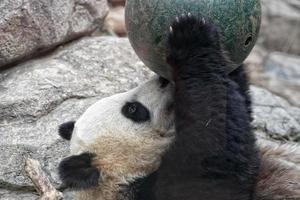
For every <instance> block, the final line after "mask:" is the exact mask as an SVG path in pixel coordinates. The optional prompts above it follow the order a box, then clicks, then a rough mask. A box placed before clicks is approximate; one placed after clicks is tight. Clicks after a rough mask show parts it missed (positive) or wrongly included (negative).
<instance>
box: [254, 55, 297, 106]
mask: <svg viewBox="0 0 300 200" xmlns="http://www.w3.org/2000/svg"><path fill="white" fill-rule="evenodd" d="M263 60H264V61H263V62H262V63H261V64H260V65H255V63H252V64H254V65H255V66H251V64H250V66H249V69H250V70H251V80H252V82H253V83H254V84H256V85H259V86H262V87H264V88H267V89H268V90H270V91H272V92H273V93H276V94H278V95H279V96H281V97H284V98H285V99H286V100H288V101H289V102H290V103H291V104H293V105H295V106H298V107H300V56H294V55H289V54H285V53H280V52H273V53H270V54H268V55H267V56H265V57H264V59H263ZM254 68H256V70H257V69H259V70H258V71H254V70H252V69H254Z"/></svg>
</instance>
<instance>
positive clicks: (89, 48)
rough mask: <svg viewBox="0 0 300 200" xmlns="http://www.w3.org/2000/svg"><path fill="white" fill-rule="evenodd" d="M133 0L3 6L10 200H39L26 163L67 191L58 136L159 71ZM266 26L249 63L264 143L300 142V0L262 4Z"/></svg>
mask: <svg viewBox="0 0 300 200" xmlns="http://www.w3.org/2000/svg"><path fill="white" fill-rule="evenodd" d="M124 3H125V2H124V1H123V0H110V1H108V2H107V0H55V1H49V0H2V1H0V152H1V153H0V155H1V159H0V199H5V200H17V199H26V200H27V199H28V200H31V199H36V198H37V197H38V195H37V193H36V191H35V188H34V186H33V184H32V182H31V181H30V179H29V178H28V177H27V176H26V174H25V172H24V159H26V158H28V157H30V158H34V159H37V160H39V161H40V163H41V164H42V166H43V169H44V170H45V171H46V173H47V174H48V175H49V177H50V179H51V182H52V183H53V184H54V185H55V186H56V187H59V180H58V177H57V172H56V167H57V164H58V163H59V161H60V160H61V158H63V157H64V156H66V155H68V144H67V143H66V142H64V141H63V140H62V139H60V138H59V137H58V135H57V127H58V125H59V124H61V123H62V122H65V121H68V120H76V119H77V118H78V116H79V115H80V114H81V113H82V112H83V111H84V110H85V109H86V108H87V107H88V106H89V105H91V104H92V103H94V102H95V101H97V100H98V99H101V98H103V97H106V96H109V95H112V94H114V93H117V92H121V91H126V90H128V89H130V88H133V87H135V86H137V85H138V84H139V83H141V82H143V81H144V80H146V79H148V78H149V77H150V76H151V75H152V74H153V73H152V72H150V71H149V70H148V69H147V68H145V67H144V65H143V63H142V62H141V61H140V60H139V59H138V58H137V56H136V55H135V53H134V52H133V50H132V49H131V47H130V44H129V42H128V40H127V39H126V37H123V38H121V37H118V36H126V30H125V26H124V7H123V6H124ZM262 5H263V24H262V29H261V35H260V38H259V41H258V44H257V46H256V47H255V49H254V50H253V52H252V54H251V55H250V56H249V58H248V59H247V61H246V65H247V67H248V71H249V76H250V78H251V82H252V84H253V86H252V87H251V91H252V94H253V100H254V122H253V127H254V129H255V131H256V133H257V134H258V135H259V137H265V138H269V139H270V140H278V141H290V142H300V1H299V0H276V1H275V0H262ZM64 193H65V197H66V199H72V194H71V193H69V192H67V191H64Z"/></svg>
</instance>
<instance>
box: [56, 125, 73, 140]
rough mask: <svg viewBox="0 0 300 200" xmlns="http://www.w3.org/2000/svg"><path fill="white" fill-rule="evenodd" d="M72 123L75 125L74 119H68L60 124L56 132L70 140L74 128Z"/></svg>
mask: <svg viewBox="0 0 300 200" xmlns="http://www.w3.org/2000/svg"><path fill="white" fill-rule="evenodd" d="M74 125H75V121H70V122H66V123H63V124H61V125H60V126H59V127H58V133H59V135H60V136H61V137H62V138H64V139H65V140H71V138H72V133H73V130H74Z"/></svg>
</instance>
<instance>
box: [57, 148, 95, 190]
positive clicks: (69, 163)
mask: <svg viewBox="0 0 300 200" xmlns="http://www.w3.org/2000/svg"><path fill="white" fill-rule="evenodd" d="M93 157H94V155H93V154H90V153H83V154H80V155H76V156H71V157H68V158H65V159H64V160H62V161H61V163H60V164H59V167H58V172H59V176H60V179H61V181H62V185H63V187H67V188H72V189H76V190H78V189H88V188H91V187H95V186H97V185H98V182H99V178H100V172H99V170H98V169H97V168H96V167H93V166H92V161H93Z"/></svg>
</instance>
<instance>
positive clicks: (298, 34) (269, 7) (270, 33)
mask: <svg viewBox="0 0 300 200" xmlns="http://www.w3.org/2000/svg"><path fill="white" fill-rule="evenodd" d="M261 2H262V9H263V16H262V27H261V31H260V39H259V43H261V44H263V46H264V47H266V48H267V49H268V50H270V51H274V50H275V51H282V52H286V53H292V54H298V55H299V54H300V39H299V38H300V29H299V28H297V27H300V1H299V0H262V1H261Z"/></svg>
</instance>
